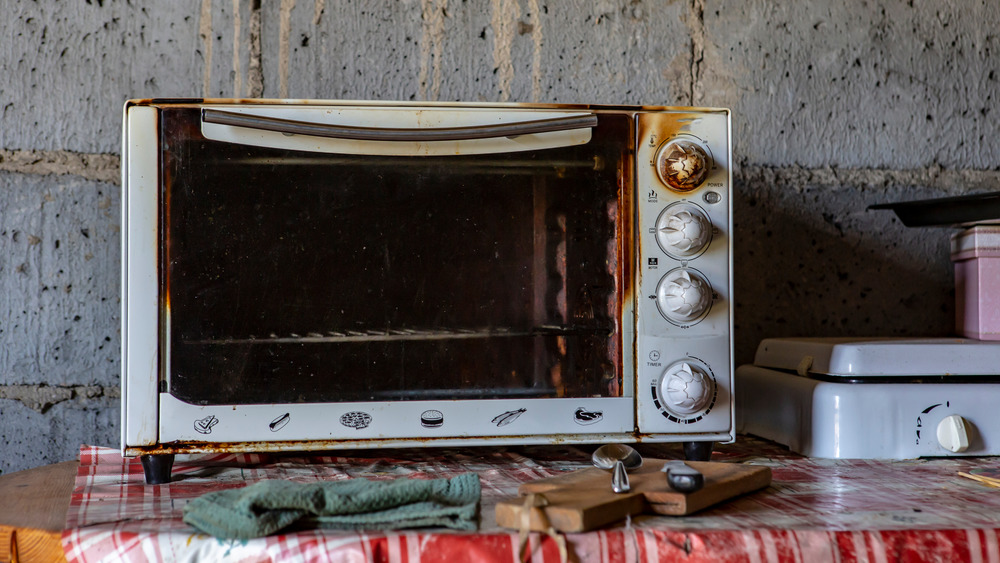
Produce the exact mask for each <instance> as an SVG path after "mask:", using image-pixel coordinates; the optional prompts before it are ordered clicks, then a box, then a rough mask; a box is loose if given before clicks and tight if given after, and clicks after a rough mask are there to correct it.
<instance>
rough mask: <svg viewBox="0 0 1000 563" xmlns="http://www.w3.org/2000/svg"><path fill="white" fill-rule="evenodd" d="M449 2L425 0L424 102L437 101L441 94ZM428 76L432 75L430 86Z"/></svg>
mask: <svg viewBox="0 0 1000 563" xmlns="http://www.w3.org/2000/svg"><path fill="white" fill-rule="evenodd" d="M447 8H448V0H423V2H422V3H421V5H420V16H421V18H422V19H423V22H424V23H423V28H422V32H423V38H422V40H421V41H420V75H419V77H418V87H419V90H418V92H419V96H420V99H422V100H437V99H438V97H439V96H440V94H441V51H442V47H443V46H444V41H445V33H444V18H445V14H446V10H447ZM428 74H429V75H430V77H429V80H430V84H428Z"/></svg>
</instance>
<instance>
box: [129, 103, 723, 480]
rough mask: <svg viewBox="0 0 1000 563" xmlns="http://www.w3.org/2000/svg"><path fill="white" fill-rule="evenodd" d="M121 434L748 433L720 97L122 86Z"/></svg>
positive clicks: (410, 437)
mask: <svg viewBox="0 0 1000 563" xmlns="http://www.w3.org/2000/svg"><path fill="white" fill-rule="evenodd" d="M123 128H124V131H123V139H124V141H123V145H124V146H123V152H122V154H123V158H122V182H123V205H122V212H123V219H122V225H123V235H122V245H123V251H122V274H123V281H122V292H123V299H122V363H121V365H122V381H121V385H122V410H121V413H122V450H123V453H124V454H125V455H127V456H136V455H140V456H143V460H144V461H146V462H148V463H147V470H148V473H147V480H148V481H149V482H162V481H164V480H168V479H169V472H170V462H171V460H172V456H173V454H176V453H188V452H234V451H283V450H328V449H339V448H370V447H380V446H394V447H395V446H450V445H487V444H530V443H553V442H577V443H599V442H609V441H619V442H636V441H657V442H659V441H675V442H684V443H685V445H686V447H687V450H688V452H689V456H690V457H692V458H696V457H704V456H705V455H706V452H707V454H710V452H711V444H712V442H714V441H729V440H732V438H733V390H732V373H733V369H732V346H733V339H732V201H731V200H732V195H731V194H732V164H731V158H732V156H731V126H730V114H729V111H728V110H726V109H713V108H667V107H632V106H604V105H540V104H469V103H424V102H421V103H386V102H343V101H300V100H295V101H286V100H202V99H181V100H176V99H171V100H156V99H154V100H133V101H129V102H128V103H126V105H125V110H124V124H123Z"/></svg>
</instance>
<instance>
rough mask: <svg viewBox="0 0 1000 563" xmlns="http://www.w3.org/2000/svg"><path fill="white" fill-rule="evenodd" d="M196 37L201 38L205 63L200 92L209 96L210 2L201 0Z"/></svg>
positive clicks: (210, 76)
mask: <svg viewBox="0 0 1000 563" xmlns="http://www.w3.org/2000/svg"><path fill="white" fill-rule="evenodd" d="M198 35H199V36H200V37H201V48H202V58H203V60H204V62H205V70H204V71H203V72H202V77H201V81H202V83H201V92H202V95H204V96H209V95H211V91H210V88H211V80H212V0H201V18H200V19H199V21H198Z"/></svg>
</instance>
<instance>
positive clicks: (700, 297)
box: [656, 268, 712, 323]
mask: <svg viewBox="0 0 1000 563" xmlns="http://www.w3.org/2000/svg"><path fill="white" fill-rule="evenodd" d="M656 303H657V305H659V308H660V312H661V313H662V314H663V315H664V316H665V317H667V319H668V320H672V321H675V322H678V323H685V322H690V321H693V320H695V319H697V318H699V317H701V316H702V315H703V314H704V313H705V312H706V311H707V310H708V307H709V305H711V304H712V286H711V285H709V283H708V281H706V280H705V278H703V277H701V276H700V275H698V274H697V273H695V272H693V271H691V270H690V269H688V268H678V269H676V270H673V271H671V272H668V273H667V275H665V276H663V279H661V280H660V283H659V284H658V285H657V286H656Z"/></svg>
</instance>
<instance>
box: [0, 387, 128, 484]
mask: <svg viewBox="0 0 1000 563" xmlns="http://www.w3.org/2000/svg"><path fill="white" fill-rule="evenodd" d="M119 412H120V410H119V406H118V403H117V402H115V401H112V400H100V401H88V402H79V401H76V400H71V401H65V402H62V403H59V404H57V405H55V406H53V407H52V408H51V409H49V410H48V411H46V412H45V413H44V414H42V413H38V412H36V411H33V410H31V409H29V408H28V407H26V406H24V405H23V404H21V403H20V402H18V401H14V400H9V399H0V473H3V474H7V473H13V472H14V471H21V470H23V469H30V468H32V467H38V466H40V465H47V464H50V463H58V462H60V461H69V460H73V459H79V453H80V446H81V445H91V446H106V447H110V448H117V447H119V445H120V444H119V443H120V441H121V439H120V437H119V430H118V428H119V422H118V419H119Z"/></svg>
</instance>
